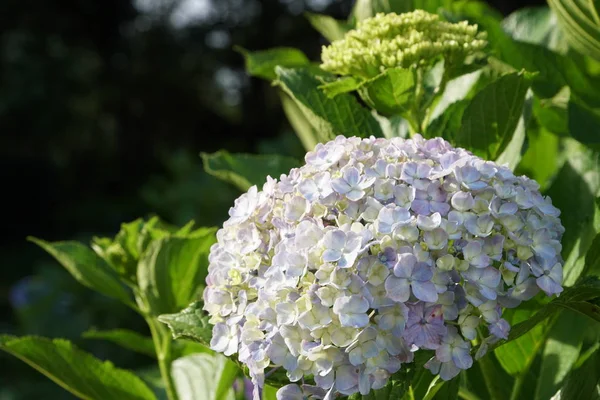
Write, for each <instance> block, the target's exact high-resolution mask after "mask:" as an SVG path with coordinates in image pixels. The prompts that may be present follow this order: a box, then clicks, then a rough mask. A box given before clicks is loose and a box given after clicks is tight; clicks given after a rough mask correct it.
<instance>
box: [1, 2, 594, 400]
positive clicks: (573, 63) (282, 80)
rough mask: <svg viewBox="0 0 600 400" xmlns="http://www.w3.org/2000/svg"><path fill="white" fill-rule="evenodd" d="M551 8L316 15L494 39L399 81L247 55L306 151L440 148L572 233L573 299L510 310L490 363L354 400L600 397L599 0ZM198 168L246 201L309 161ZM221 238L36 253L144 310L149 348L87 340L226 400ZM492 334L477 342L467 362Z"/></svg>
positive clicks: (68, 378)
mask: <svg viewBox="0 0 600 400" xmlns="http://www.w3.org/2000/svg"><path fill="white" fill-rule="evenodd" d="M550 5H551V7H552V9H550V8H547V7H540V8H535V9H523V10H518V11H517V12H515V13H513V14H511V15H510V16H508V17H507V18H505V19H502V18H501V16H500V15H499V14H498V13H497V12H495V11H494V10H493V9H491V8H489V7H488V6H487V5H486V4H485V3H482V2H477V1H454V2H453V1H447V0H358V1H356V3H355V6H354V9H353V11H352V15H351V16H350V17H349V18H348V20H347V22H346V21H340V20H336V19H334V18H331V17H329V16H326V15H317V14H307V15H306V17H307V19H308V20H309V22H310V24H312V26H313V27H314V28H315V29H317V30H318V31H319V32H320V33H321V34H322V35H323V36H324V37H325V38H326V39H327V40H329V41H335V40H338V39H341V38H343V37H344V35H345V34H346V32H348V30H350V29H351V28H352V27H354V26H356V22H357V21H360V20H363V19H365V18H369V17H371V16H373V15H374V14H376V13H378V12H398V13H399V12H405V11H410V10H414V9H416V8H420V9H425V10H427V11H430V12H438V13H440V14H441V15H442V16H443V17H444V19H446V20H448V21H451V22H456V21H460V20H463V19H468V20H469V21H470V22H474V23H478V24H479V25H480V27H481V28H483V29H484V30H486V31H487V33H488V40H489V46H488V48H487V49H486V54H485V55H483V54H477V55H471V56H470V58H469V59H467V60H464V61H465V62H464V64H463V63H461V65H458V66H457V65H451V63H449V62H447V60H444V59H443V56H439V57H436V58H435V59H434V60H432V62H431V63H430V64H428V65H427V66H423V65H418V64H414V65H412V66H410V67H409V68H408V67H407V68H406V69H402V68H391V69H387V70H385V71H383V72H381V73H380V74H379V75H377V76H375V77H373V78H370V79H365V78H364V77H363V76H364V74H363V75H361V74H357V75H356V76H354V75H350V76H345V77H343V78H339V77H337V76H334V75H332V74H330V73H327V72H325V71H323V70H321V69H319V67H318V66H317V64H316V63H311V60H309V59H308V57H306V55H305V54H304V53H302V52H301V51H299V50H297V49H293V48H275V49H270V50H264V51H258V52H250V51H247V50H244V49H241V48H240V49H239V51H240V52H241V53H242V54H243V56H244V58H245V63H246V69H247V71H248V73H249V74H250V75H252V76H255V77H260V78H263V79H266V80H268V81H272V83H273V86H275V87H276V90H277V93H278V94H279V96H280V99H281V103H282V106H283V110H284V112H285V114H286V116H287V117H288V120H289V122H290V124H291V126H292V128H293V129H294V131H295V132H296V134H297V135H298V137H299V139H300V141H301V142H302V144H303V146H304V147H305V149H306V150H307V151H309V150H312V149H313V148H314V147H315V146H316V145H317V144H318V143H321V142H326V141H329V140H332V139H333V138H335V137H336V136H337V135H344V136H358V137H370V136H374V137H383V136H385V137H394V136H402V137H406V136H414V135H415V134H417V133H423V134H424V136H426V137H438V136H441V137H444V138H445V139H447V140H449V141H450V142H451V144H452V145H454V146H459V147H464V148H465V149H467V150H468V151H470V152H473V153H475V154H477V155H480V156H482V157H484V158H487V159H493V160H496V161H497V162H499V163H506V164H507V165H508V166H509V167H510V168H511V169H514V170H515V173H516V174H526V175H528V176H529V177H531V178H533V179H535V180H537V181H538V182H539V183H540V185H541V189H542V191H543V192H544V194H545V195H549V196H550V197H551V198H552V201H553V204H554V205H555V206H556V207H558V208H559V209H560V210H561V216H560V218H561V221H562V223H563V225H564V227H565V229H566V231H565V234H564V237H563V239H562V242H561V244H562V256H563V258H564V260H565V263H564V282H563V283H564V287H565V290H564V291H563V292H562V293H561V294H560V296H558V297H555V298H554V299H552V300H549V299H545V298H543V297H542V296H538V297H536V298H534V299H532V300H531V301H529V302H526V303H524V304H522V305H521V306H520V307H518V308H516V309H513V310H505V311H504V314H503V317H504V318H506V319H507V321H508V322H509V323H510V324H511V327H512V328H511V331H510V334H509V337H508V339H507V340H501V341H499V342H497V343H494V344H489V345H488V353H487V355H485V356H484V357H483V358H481V359H479V360H478V361H477V362H476V363H475V365H474V366H473V368H471V369H469V370H467V371H463V372H461V374H460V375H459V376H458V377H456V378H455V379H453V380H451V381H449V382H444V381H443V380H441V379H440V378H439V377H436V376H433V375H432V374H431V373H430V372H429V371H428V370H426V369H425V368H424V367H423V365H424V363H425V362H426V361H427V360H428V359H429V358H430V357H431V356H432V355H433V352H429V353H425V352H423V351H420V352H419V353H418V354H419V355H418V356H417V357H418V358H419V359H418V360H416V361H415V363H414V364H407V365H403V366H402V369H401V370H400V371H399V372H397V373H396V374H394V375H393V376H392V377H391V379H390V382H389V384H388V385H386V386H385V387H383V388H381V389H378V390H374V391H372V392H371V393H369V394H367V395H360V394H355V395H352V396H350V399H352V400H359V399H362V400H392V399H394V400H395V399H402V400H414V399H425V400H432V399H456V398H463V399H467V400H475V399H481V400H483V399H487V398H490V399H493V400H504V399H512V400H516V399H520V398H532V399H534V400H544V399H550V398H552V397H553V396H555V394H556V393H559V395H558V396H557V397H556V398H557V399H558V398H560V399H588V398H590V399H592V398H595V397H594V396H596V397H597V395H598V378H599V377H600V355H599V354H600V353H599V352H600V350H599V348H600V345H599V343H600V342H599V340H600V335H598V327H599V326H600V325H598V324H599V323H600V283H599V282H600V281H599V280H598V279H597V278H594V276H595V277H599V276H600V250H599V248H600V238H599V236H600V212H599V211H600V210H598V208H599V205H600V201H599V196H600V161H599V151H600V147H599V144H600V134H599V132H600V81H599V80H598V79H599V74H598V64H597V62H596V61H594V60H593V59H594V58H595V59H599V56H598V54H600V44H599V43H600V42H599V41H598V37H599V35H598V32H599V30H598V25H599V24H600V19H599V18H598V12H597V2H593V1H591V2H584V1H582V0H571V1H569V0H551V1H550ZM573 49H575V50H576V51H578V52H579V53H580V54H576V53H574V52H573ZM377 73H379V70H377V71H375V73H373V74H372V75H369V76H374V75H376V74H377ZM359 75H360V76H359ZM202 162H203V165H204V170H205V171H206V173H207V174H210V175H212V176H214V177H217V178H219V179H221V180H223V181H225V182H227V183H230V184H232V185H233V186H235V187H236V188H237V189H239V190H242V191H246V190H248V189H249V188H250V187H251V186H253V185H257V186H258V187H259V188H260V187H261V186H262V184H263V183H264V182H265V180H266V177H267V176H268V175H270V176H271V177H274V178H278V177H279V176H280V174H283V173H288V172H289V170H290V169H292V168H295V167H298V166H300V161H299V160H296V159H293V158H289V157H284V156H280V155H277V154H273V155H251V154H230V153H228V152H227V151H224V150H222V151H219V152H216V153H213V154H206V153H203V154H202ZM208 195H209V196H210V193H208ZM215 231H216V229H215V228H199V229H195V228H194V225H193V224H188V225H186V226H184V227H181V228H179V227H175V226H170V225H169V224H166V223H164V222H162V221H160V220H159V219H158V218H153V219H150V220H148V221H145V220H142V219H139V220H136V221H133V222H130V223H125V224H123V225H122V226H121V230H120V231H119V233H117V234H116V235H115V236H114V237H99V238H94V240H93V242H92V244H91V248H90V247H87V246H85V245H83V244H81V243H78V242H56V243H49V242H45V241H43V240H40V239H31V240H32V241H34V242H35V243H36V244H38V245H39V246H40V247H42V248H43V249H44V250H46V251H47V252H48V253H50V254H51V255H52V256H53V257H54V258H56V259H57V260H58V261H59V262H60V263H61V264H62V265H63V266H64V267H65V269H66V270H67V271H69V273H71V275H73V276H74V277H75V279H76V280H77V281H78V282H80V283H81V284H83V285H84V286H86V287H88V288H91V289H93V290H95V291H98V292H99V293H102V294H104V295H106V296H108V297H110V298H113V299H117V300H119V301H120V302H122V303H125V304H126V305H128V306H129V307H131V308H132V309H134V310H135V311H137V312H138V313H140V315H141V316H142V317H143V318H144V319H145V320H146V322H147V324H148V326H149V329H150V332H151V337H147V336H144V335H141V334H139V333H137V332H134V331H130V330H126V329H113V330H106V331H88V332H86V333H85V334H84V335H83V336H84V337H85V338H88V339H103V340H107V341H109V342H112V343H115V344H117V345H119V346H121V347H123V348H126V349H129V350H132V351H135V352H139V353H142V354H145V355H147V356H151V357H153V358H156V360H157V363H158V370H159V371H160V375H161V378H160V381H161V383H162V388H159V389H158V391H157V393H158V394H159V395H160V396H164V395H166V396H167V397H168V398H169V399H170V400H176V399H186V400H187V399H190V400H192V399H207V400H211V399H214V400H220V399H226V400H232V399H234V398H235V395H234V393H233V390H232V384H233V382H234V380H235V379H237V377H238V376H239V375H240V374H241V371H240V370H239V368H238V367H237V366H236V365H235V363H233V362H232V361H231V360H229V359H227V358H225V357H222V356H220V355H216V354H214V353H213V352H212V351H211V350H210V349H209V347H210V341H211V336H212V325H211V324H210V323H209V318H208V316H207V315H206V313H205V312H204V311H203V307H204V304H203V301H202V300H201V293H202V290H203V288H204V282H205V278H206V274H207V268H208V254H209V250H210V247H211V246H212V244H213V243H214V242H215ZM184 307H185V308H184ZM164 324H166V325H167V326H165V325H164ZM482 335H483V333H482V332H480V336H479V337H478V338H477V339H476V341H474V342H473V345H474V349H473V355H474V354H475V352H476V351H477V350H478V349H480V347H479V346H481V345H482V340H483V339H484V338H483V336H482ZM173 339H187V340H181V341H176V342H173ZM483 345H487V343H486V342H484V344H483ZM0 349H2V350H4V351H6V352H8V353H10V354H13V355H15V356H16V357H18V358H20V359H22V360H23V361H25V362H27V363H28V364H30V365H31V366H33V367H34V368H36V369H38V370H40V371H41V372H42V373H44V374H45V375H47V376H49V377H50V378H51V379H53V380H54V381H55V382H56V383H58V384H59V385H61V386H62V387H64V388H66V389H67V390H69V391H71V392H72V393H73V394H75V395H77V396H79V397H81V398H85V399H97V398H98V399H100V398H119V399H120V398H123V399H129V398H131V399H153V398H155V395H154V393H152V391H151V390H150V389H149V387H148V386H147V385H146V384H145V383H144V382H143V381H142V380H140V379H139V378H138V377H136V376H135V375H134V374H133V373H130V372H127V371H123V370H120V369H117V368H115V367H114V366H112V364H110V363H107V362H102V361H100V360H97V359H95V358H94V357H93V356H91V355H90V354H87V353H84V352H83V351H81V350H78V349H76V348H75V347H74V346H72V345H71V344H70V343H69V342H66V341H64V340H54V341H51V340H48V339H42V338H36V337H23V338H14V337H9V336H4V337H2V338H1V339H0ZM267 382H268V383H270V384H271V385H272V386H266V387H265V390H264V397H265V399H268V400H272V399H274V398H275V391H276V388H275V387H276V386H277V387H278V386H280V385H283V384H285V383H286V382H287V377H286V376H285V374H284V372H283V371H281V370H279V371H276V372H275V373H273V374H272V375H270V376H269V377H268V380H267ZM157 386H159V387H160V386H161V385H157ZM163 392H164V393H163Z"/></svg>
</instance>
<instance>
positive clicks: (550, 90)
mask: <svg viewBox="0 0 600 400" xmlns="http://www.w3.org/2000/svg"><path fill="white" fill-rule="evenodd" d="M461 3H463V2H461ZM463 4H464V3H463ZM454 9H455V12H456V13H457V16H458V19H460V18H469V19H472V20H474V21H475V22H477V23H478V24H479V25H480V26H481V29H482V30H485V31H486V32H487V33H488V42H489V43H490V50H492V49H493V51H494V53H495V55H496V56H497V57H498V58H499V59H500V60H502V61H504V62H505V63H508V64H509V65H511V66H513V67H514V68H516V69H517V70H526V71H529V72H538V74H537V75H535V76H533V78H532V81H533V84H532V89H533V91H534V92H535V93H536V95H538V96H539V97H541V98H550V97H553V96H555V95H556V94H557V93H558V92H559V91H560V90H561V89H562V88H563V87H564V86H569V87H570V88H571V91H572V92H573V93H575V94H577V95H578V96H579V97H581V98H582V99H583V100H584V101H585V102H586V103H597V102H598V100H599V96H598V90H597V86H596V85H597V83H596V80H593V79H591V78H590V77H588V76H586V74H585V72H584V71H583V70H582V69H580V68H579V67H578V65H577V64H576V62H575V61H574V60H573V59H572V58H570V57H567V56H563V55H561V54H558V53H556V52H553V51H552V50H550V49H548V48H546V47H544V46H541V45H537V44H532V43H525V42H521V41H518V40H514V39H512V38H511V37H509V36H508V35H507V34H506V33H505V32H504V30H503V29H502V27H501V25H500V23H499V22H498V21H497V20H496V19H495V18H494V17H492V16H488V15H481V13H480V12H479V11H478V10H477V8H476V7H464V6H462V7H454Z"/></svg>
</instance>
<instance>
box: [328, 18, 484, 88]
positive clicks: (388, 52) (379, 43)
mask: <svg viewBox="0 0 600 400" xmlns="http://www.w3.org/2000/svg"><path fill="white" fill-rule="evenodd" d="M486 44H487V42H486V40H485V32H479V33H478V32H477V25H469V24H468V22H467V21H463V22H459V23H450V22H446V21H441V20H440V18H439V16H438V15H435V14H430V13H428V12H425V11H423V10H416V11H413V12H409V13H405V14H400V15H398V14H395V13H390V14H383V13H380V14H377V15H375V16H374V17H373V18H368V19H365V20H363V21H361V22H359V23H358V26H357V27H356V29H354V30H351V31H349V32H348V33H347V34H346V36H345V37H344V38H343V39H341V40H336V41H335V42H333V43H331V45H330V46H323V51H322V53H321V60H322V64H321V68H323V69H324V70H326V71H330V72H333V73H336V74H338V75H357V76H362V77H364V78H371V77H374V76H377V75H379V74H380V73H381V72H383V71H384V70H385V69H387V68H394V67H403V68H408V67H410V66H413V65H423V64H427V63H430V62H432V61H434V60H435V59H437V58H438V56H444V58H445V60H446V61H447V62H451V63H453V62H463V60H464V58H465V57H466V56H467V55H469V54H473V53H475V52H477V51H479V50H481V49H483V48H484V47H485V46H486Z"/></svg>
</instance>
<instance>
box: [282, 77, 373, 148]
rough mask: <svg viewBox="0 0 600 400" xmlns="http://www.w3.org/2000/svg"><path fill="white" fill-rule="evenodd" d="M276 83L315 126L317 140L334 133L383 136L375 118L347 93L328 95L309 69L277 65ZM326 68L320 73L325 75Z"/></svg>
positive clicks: (329, 137) (334, 134) (327, 138)
mask: <svg viewBox="0 0 600 400" xmlns="http://www.w3.org/2000/svg"><path fill="white" fill-rule="evenodd" d="M276 72H277V80H276V81H275V84H276V85H277V86H279V87H281V89H282V90H283V91H284V92H285V93H286V94H288V95H289V96H290V98H291V99H293V100H294V101H295V103H296V105H297V106H298V108H299V109H300V110H301V111H302V112H303V114H304V116H305V118H306V120H307V121H308V122H309V123H310V125H311V126H312V127H313V128H314V130H315V132H316V134H317V135H318V136H317V139H318V140H319V142H325V141H328V140H331V139H333V138H334V137H335V136H336V135H345V136H358V137H368V136H371V135H374V136H379V137H381V136H383V133H382V131H381V128H380V126H379V124H378V123H377V120H376V119H375V118H374V117H373V116H372V115H371V113H370V112H369V111H368V110H367V109H365V108H364V107H362V106H361V105H360V104H359V103H358V101H357V100H356V99H355V98H354V97H352V96H351V95H349V94H339V95H338V96H336V97H335V98H333V99H330V98H328V97H327V96H326V95H325V94H324V93H323V92H322V91H321V90H320V89H319V86H320V85H321V82H320V81H319V79H318V76H314V75H312V73H311V71H310V70H309V69H306V68H303V69H298V68H296V69H290V68H277V70H276ZM328 76H329V75H328V74H327V73H325V72H323V74H322V75H321V77H328Z"/></svg>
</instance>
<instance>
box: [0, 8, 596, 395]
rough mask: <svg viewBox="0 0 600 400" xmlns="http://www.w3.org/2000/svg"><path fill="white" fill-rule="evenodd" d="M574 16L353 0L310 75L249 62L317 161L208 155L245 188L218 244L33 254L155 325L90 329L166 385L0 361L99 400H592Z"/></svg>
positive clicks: (583, 123) (146, 228)
mask: <svg viewBox="0 0 600 400" xmlns="http://www.w3.org/2000/svg"><path fill="white" fill-rule="evenodd" d="M569 2H570V3H572V1H570V0H564V1H562V3H564V4H567V3H569ZM417 3H418V4H420V5H421V6H422V7H423V8H424V9H425V10H414V9H413V8H414V7H412V6H411V5H413V6H414V5H415V4H417ZM554 3H557V2H556V1H554V2H553V4H554ZM588 8H589V7H588ZM591 8H593V7H591ZM566 9H567V11H568V12H566V13H563V12H562V11H560V10H559V12H560V13H562V14H560V15H559V18H558V19H556V18H554V15H553V14H552V11H551V10H550V9H549V8H539V9H535V10H521V11H517V12H515V13H514V14H511V15H510V16H509V17H507V18H505V19H501V18H500V16H499V15H498V14H497V13H496V12H495V11H494V10H492V9H490V8H488V7H486V6H485V4H484V3H481V2H462V1H461V2H452V1H446V0H432V1H426V2H404V1H402V2H399V1H398V2H392V1H389V2H383V1H376V0H360V1H357V2H356V4H355V7H354V9H353V11H352V14H351V16H350V17H349V18H348V20H347V21H338V20H335V19H333V18H331V17H328V16H325V15H317V14H311V15H309V16H308V17H309V20H310V22H311V24H313V26H315V28H316V29H317V30H319V31H320V32H321V33H322V34H323V36H324V37H325V38H327V39H328V40H331V41H332V43H331V44H330V45H328V46H323V49H322V57H321V63H320V65H319V64H316V63H314V64H313V63H311V62H310V61H309V58H308V57H307V56H306V55H304V54H303V53H302V52H301V51H300V50H298V49H293V48H276V49H269V50H262V51H255V52H252V51H246V50H242V53H243V55H244V57H245V59H246V67H247V70H248V73H249V74H250V75H253V76H255V77H259V78H262V79H267V80H269V81H272V83H273V84H274V86H276V87H277V89H276V90H279V94H280V96H281V99H282V105H283V110H284V112H285V114H286V115H287V117H288V120H289V122H290V123H291V125H292V127H293V128H294V131H295V133H296V134H297V135H298V137H299V138H300V141H301V142H302V145H303V146H304V149H305V150H306V151H307V152H308V154H306V157H305V160H304V163H303V164H304V165H302V163H301V162H300V161H299V160H298V159H295V158H290V157H284V156H281V155H278V154H271V155H260V156H256V155H252V154H230V153H227V152H226V151H220V152H217V153H214V154H210V155H209V154H203V155H202V157H203V159H204V169H205V172H206V173H208V174H211V175H213V176H215V177H217V178H219V179H222V180H224V181H227V182H229V183H231V184H232V185H234V186H235V187H237V188H239V189H241V191H242V193H244V194H242V195H241V196H240V197H239V198H238V199H237V200H236V201H235V204H234V206H233V207H232V208H231V210H230V212H229V218H228V219H227V221H225V222H224V224H223V226H222V228H221V229H220V230H218V228H195V227H194V225H193V223H191V224H188V225H185V226H183V227H181V228H179V227H174V226H171V225H169V224H167V223H164V222H163V221H160V220H159V219H158V218H152V219H150V220H148V221H145V220H141V219H140V220H136V221H133V222H131V223H126V224H123V225H122V227H121V230H120V232H119V233H118V234H117V235H116V236H115V237H110V238H94V239H93V240H92V242H91V244H90V245H89V246H86V245H83V244H81V243H78V242H73V241H66V242H54V243H49V242H45V241H43V240H40V239H35V238H32V241H33V242H35V243H36V244H38V245H39V246H40V247H42V248H43V249H44V250H46V251H47V252H48V253H49V254H51V255H52V256H53V257H54V258H56V260H57V261H58V262H60V263H61V264H62V265H63V266H64V267H65V268H66V269H67V270H68V271H69V273H71V275H72V276H73V277H74V278H75V279H76V280H77V281H78V282H80V283H81V284H82V285H84V286H86V287H88V288H90V289H92V290H95V291H97V292H99V293H101V294H103V295H105V296H107V297H110V298H112V299H113V300H115V301H116V302H120V303H122V305H124V306H126V307H129V308H130V309H131V310H133V311H134V312H136V313H138V314H139V315H140V316H141V317H142V318H143V319H145V321H146V323H147V325H148V328H149V331H150V335H151V337H150V336H144V335H143V334H141V333H138V332H133V331H128V330H126V329H112V330H106V331H102V330H100V331H96V330H93V331H88V332H86V333H84V334H83V336H84V338H87V339H105V340H108V341H111V342H113V343H115V344H118V345H120V346H122V347H124V348H126V349H128V350H132V351H137V352H141V353H143V354H145V355H146V356H148V355H150V356H152V357H155V358H156V364H155V365H153V369H151V370H149V371H153V370H158V371H160V376H161V378H160V380H157V379H154V378H155V377H154V376H153V373H152V372H139V371H127V370H123V369H121V368H117V367H115V366H114V365H113V364H112V363H111V362H108V361H106V362H105V361H102V360H100V359H98V358H96V357H95V356H93V355H92V354H90V353H87V352H85V351H83V350H80V349H79V348H77V347H76V346H74V345H73V343H71V342H69V341H67V340H61V339H56V340H50V339H46V338H40V337H35V336H24V337H16V336H11V335H0V350H2V351H4V352H7V353H10V354H12V355H14V356H16V357H18V358H20V359H21V360H23V361H25V362H27V363H28V364H29V365H31V366H32V367H34V368H36V369H38V370H39V371H40V372H42V373H43V374H45V375H46V376H48V377H50V378H51V379H52V380H54V381H55V382H57V383H59V384H60V385H61V386H62V387H63V388H65V389H66V390H68V391H70V392H71V393H72V394H74V395H75V396H78V397H81V398H84V399H93V400H105V399H113V398H114V399H119V400H140V399H144V400H156V399H164V398H166V399H169V400H223V399H226V400H232V399H234V398H235V399H244V400H250V399H254V400H259V399H260V400H276V399H277V400H309V399H325V400H333V399H338V400H341V399H343V398H347V397H348V396H349V398H350V399H352V400H358V399H362V400H367V399H369V400H373V399H376V400H399V399H400V400H415V399H426V400H435V399H455V398H459V397H460V398H465V399H481V400H486V399H490V398H491V399H508V398H510V399H521V398H532V399H535V400H547V399H552V400H571V399H577V400H579V399H588V398H589V399H591V398H596V397H598V393H600V386H598V384H597V382H598V377H599V372H598V371H599V369H598V365H600V364H599V363H600V350H598V348H599V347H600V345H599V342H600V336H599V335H598V332H599V330H598V325H597V324H598V323H600V279H598V277H600V251H599V250H598V249H600V233H599V232H600V212H599V210H598V204H599V203H598V198H600V180H599V179H598V176H600V161H599V160H600V156H599V150H598V130H599V129H600V116H599V115H600V114H599V113H598V105H599V104H600V96H599V95H598V94H599V93H600V84H599V83H598V79H597V78H598V77H597V73H596V72H597V71H596V70H597V69H598V68H597V65H595V64H594V61H593V60H591V59H589V58H586V57H584V56H586V55H587V56H590V55H591V56H593V54H592V53H590V54H580V55H579V56H576V57H573V55H575V54H574V52H572V51H574V49H575V52H576V50H577V49H578V48H579V51H581V49H582V48H591V47H590V46H591V45H590V43H592V42H593V40H592V42H589V40H588V42H589V43H588V44H587V47H586V46H583V47H581V46H574V49H573V48H571V49H568V47H569V46H570V44H569V43H572V39H573V35H572V34H573V32H575V31H576V30H573V29H572V27H573V26H578V25H581V24H580V23H579V22H582V21H583V20H581V21H575V22H573V21H570V22H569V21H568V22H569V23H568V24H566V25H565V22H564V21H565V18H563V17H564V15H567V14H569V13H570V12H571V13H572V11H573V10H575V11H577V10H578V8H577V7H571V6H569V7H567V8H566ZM407 11H409V12H407ZM579 11H581V10H579ZM588 11H589V10H588ZM572 14H573V13H572ZM575 14H577V13H574V14H573V15H575ZM584 14H585V13H584ZM578 15H580V16H581V15H583V14H581V13H579V14H578ZM586 18H587V17H586ZM466 21H469V22H466ZM556 21H558V22H559V23H560V24H561V25H562V26H563V27H566V28H569V29H570V30H569V31H568V32H567V31H565V32H564V33H565V35H563V32H561V30H560V29H557V26H556ZM583 22H586V21H583ZM587 22H589V21H587ZM587 22H586V23H585V24H584V25H585V26H589V24H588V23H587ZM476 24H477V25H476ZM486 31H487V32H488V33H489V35H486ZM565 36H566V37H567V38H568V39H569V40H565ZM590 38H591V36H590V37H587V39H590ZM587 39H586V40H587ZM591 39H593V38H591ZM591 39H590V40H591ZM592 47H593V46H592ZM567 49H568V50H569V53H565V52H566V51H567ZM566 54H568V56H567V55H566ZM336 136H337V137H336ZM286 143H287V142H286ZM290 143H291V142H290ZM300 153H301V151H300ZM480 157H483V158H480ZM282 173H283V175H281V174H282ZM524 175H526V176H524ZM272 177H279V178H278V179H274V178H272ZM528 177H529V178H528ZM530 178H531V179H530ZM265 180H266V182H265ZM202 189H203V190H206V191H207V192H210V190H211V188H202ZM549 195H550V196H551V197H552V201H551V200H550V198H549ZM559 209H560V210H561V211H562V213H561V212H559ZM563 260H564V261H563ZM563 275H564V276H563ZM202 294H203V295H202ZM550 297H551V298H550ZM523 302H526V304H521V303H523ZM107 304H108V303H107ZM115 306H116V305H115ZM175 339H181V340H175ZM211 349H212V350H211ZM475 363H479V365H478V366H479V367H480V368H477V369H475V368H472V367H473V366H475ZM66 366H69V368H67V367H66ZM157 381H158V382H157ZM251 381H252V382H251ZM0 397H1V395H0Z"/></svg>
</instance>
